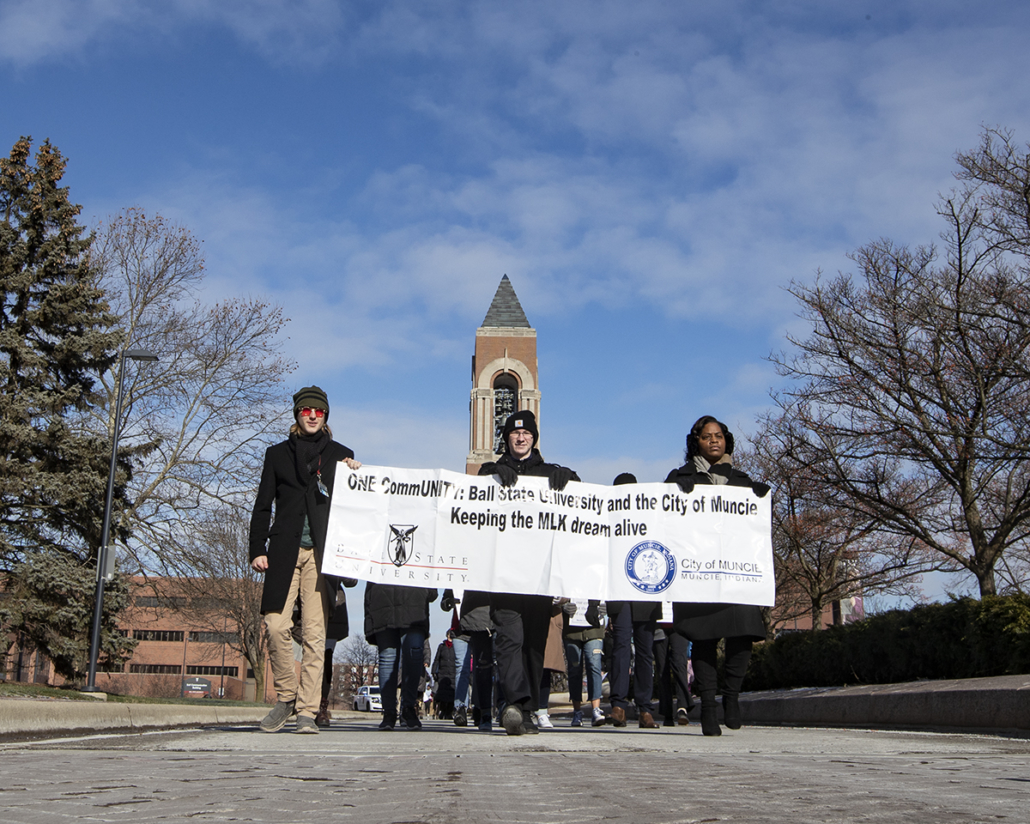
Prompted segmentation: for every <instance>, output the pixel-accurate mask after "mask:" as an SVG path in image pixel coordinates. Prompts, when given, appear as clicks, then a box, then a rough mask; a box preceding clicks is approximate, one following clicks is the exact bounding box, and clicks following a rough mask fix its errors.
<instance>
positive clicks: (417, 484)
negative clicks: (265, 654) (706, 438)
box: [322, 464, 776, 606]
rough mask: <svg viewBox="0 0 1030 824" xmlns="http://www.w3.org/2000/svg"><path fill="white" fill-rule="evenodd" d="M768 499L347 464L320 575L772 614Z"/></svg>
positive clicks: (730, 490) (737, 492) (717, 490)
mask: <svg viewBox="0 0 1030 824" xmlns="http://www.w3.org/2000/svg"><path fill="white" fill-rule="evenodd" d="M771 507H772V503H771V496H768V495H767V496H765V497H764V498H759V497H757V496H756V495H755V493H754V492H753V491H752V490H751V489H749V488H746V487H736V486H704V487H697V488H696V489H695V490H694V491H693V492H691V493H689V494H684V493H683V492H682V491H681V490H680V489H679V487H677V486H675V485H673V484H627V485H623V486H598V485H596V484H586V483H577V482H575V481H572V482H570V483H569V484H568V486H566V488H565V489H564V490H562V491H557V490H552V489H549V488H548V482H547V479H546V478H533V477H520V478H519V479H518V482H517V483H516V484H515V485H514V486H512V487H502V486H501V485H500V484H499V483H498V482H497V479H496V478H494V477H492V476H481V477H477V476H470V475H463V474H460V473H457V472H449V471H447V470H445V469H396V468H393V467H384V466H363V467H361V469H359V470H356V471H354V470H351V469H348V468H347V467H346V465H344V464H341V465H340V467H339V468H338V469H337V475H336V484H335V488H334V491H333V500H332V503H331V508H330V514H329V531H328V534H327V537H326V548H325V556H324V559H323V562H322V571H323V572H324V573H326V574H329V575H337V576H341V577H348V578H361V579H364V580H366V581H377V582H380V583H389V584H399V585H402V586H419V587H453V588H457V589H474V590H484V591H488V592H519V593H529V594H538V595H552V596H562V597H567V598H595V599H603V600H625V601H715V602H722V603H736V604H757V605H759V606H771V605H773V603H774V602H775V599H776V592H775V583H774V576H773V558H772V538H771V529H770V524H771Z"/></svg>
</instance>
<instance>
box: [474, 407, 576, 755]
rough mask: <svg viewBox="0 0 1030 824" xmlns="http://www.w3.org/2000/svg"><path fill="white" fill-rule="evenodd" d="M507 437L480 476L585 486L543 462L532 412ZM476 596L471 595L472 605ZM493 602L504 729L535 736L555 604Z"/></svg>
mask: <svg viewBox="0 0 1030 824" xmlns="http://www.w3.org/2000/svg"><path fill="white" fill-rule="evenodd" d="M501 434H502V447H501V448H502V449H503V452H502V454H501V457H500V458H498V460H497V462H496V463H493V462H491V463H486V464H483V466H482V467H481V468H480V470H479V474H480V475H497V477H498V479H499V480H500V482H501V484H502V485H503V486H513V485H514V484H515V483H516V482H517V481H518V479H519V476H520V475H533V476H536V477H542V478H547V479H548V481H549V484H550V487H551V489H564V488H565V485H566V484H567V483H568V482H569V481H578V480H579V476H578V475H576V473H575V472H573V471H572V470H571V469H569V468H568V467H565V466H559V465H558V464H552V463H546V462H545V461H544V459H543V457H541V455H540V450H539V449H537V444H538V443H539V440H540V435H539V432H538V430H537V425H536V416H535V415H534V414H533V413H532V412H528V411H522V412H516V413H515V414H514V415H511V416H510V417H509V418H508V420H507V421H505V423H504V429H503V430H502V433H501ZM476 595H479V594H478V593H466V599H468V597H469V596H473V597H475V596H476ZM489 598H490V617H491V619H492V620H493V624H494V656H495V658H496V660H497V674H498V681H499V683H500V686H501V689H502V690H503V692H504V697H505V702H506V706H505V708H504V712H503V713H502V714H501V724H502V725H503V727H504V729H505V732H507V733H508V735H523V734H526V733H535V732H537V728H536V724H535V723H534V722H533V711H534V710H535V709H536V708H537V707H538V706H539V700H540V682H541V679H542V677H543V672H544V649H545V648H546V646H547V632H548V629H549V627H550V623H551V603H552V600H553V599H552V598H551V596H550V595H523V594H519V593H502V592H495V593H493V594H491V595H490V596H489Z"/></svg>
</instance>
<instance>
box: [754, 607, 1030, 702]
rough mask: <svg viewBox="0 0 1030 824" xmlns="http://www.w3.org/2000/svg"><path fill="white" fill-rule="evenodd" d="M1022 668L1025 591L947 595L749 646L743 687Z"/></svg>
mask: <svg viewBox="0 0 1030 824" xmlns="http://www.w3.org/2000/svg"><path fill="white" fill-rule="evenodd" d="M1027 672H1030V596H1028V595H1022V594H1020V595H1010V596H1004V597H1002V596H996V595H991V596H985V597H984V598H983V599H982V600H979V601H976V600H974V599H972V598H954V599H952V600H951V601H950V602H948V603H943V604H929V605H926V606H918V607H915V608H913V609H911V610H908V611H905V610H892V611H890V612H885V613H883V614H882V615H875V616H872V617H870V618H867V619H866V620H864V621H861V622H858V623H854V624H847V625H845V626H833V627H829V628H827V629H825V630H821V631H815V632H805V633H794V634H791V635H783V636H781V637H780V638H778V639H776V640H775V641H770V642H767V643H764V644H760V645H758V646H756V647H755V650H754V654H753V655H752V656H751V664H750V667H749V669H748V678H747V682H746V685H747V688H748V689H752V690H758V689H782V688H790V687H824V686H840V685H843V684H889V683H895V682H901V681H917V680H922V679H944V678H977V677H982V676H990V675H1010V674H1016V673H1027Z"/></svg>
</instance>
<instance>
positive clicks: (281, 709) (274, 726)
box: [261, 701, 297, 732]
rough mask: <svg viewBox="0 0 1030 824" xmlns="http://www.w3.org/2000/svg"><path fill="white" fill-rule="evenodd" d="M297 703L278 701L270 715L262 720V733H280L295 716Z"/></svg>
mask: <svg viewBox="0 0 1030 824" xmlns="http://www.w3.org/2000/svg"><path fill="white" fill-rule="evenodd" d="M296 705H297V702H296V701H277V702H276V705H275V706H274V707H272V709H271V710H270V711H269V713H268V715H266V716H265V717H264V718H262V719H261V731H262V732H279V730H281V729H282V728H283V727H285V726H286V722H287V721H289V720H290V718H291V717H292V716H293V714H294V708H295V707H296Z"/></svg>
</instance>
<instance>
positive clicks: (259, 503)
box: [250, 449, 276, 561]
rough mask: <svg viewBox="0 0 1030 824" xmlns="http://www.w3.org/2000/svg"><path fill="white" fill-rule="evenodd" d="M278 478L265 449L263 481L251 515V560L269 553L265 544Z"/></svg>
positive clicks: (262, 470)
mask: <svg viewBox="0 0 1030 824" xmlns="http://www.w3.org/2000/svg"><path fill="white" fill-rule="evenodd" d="M275 490H276V478H275V468H274V467H273V466H272V460H271V458H270V456H269V450H267V449H266V450H265V463H264V466H263V467H262V469H261V483H260V484H259V485H258V492H257V499H256V500H255V501H254V511H253V512H252V513H251V515H250V560H251V561H253V560H254V559H255V558H258V557H260V556H261V555H265V554H267V552H268V550H267V549H266V548H265V544H266V543H267V541H268V530H269V529H270V528H271V525H272V504H273V503H274V502H275Z"/></svg>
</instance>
